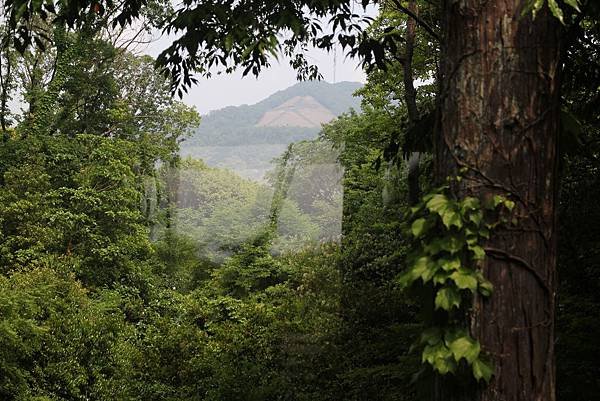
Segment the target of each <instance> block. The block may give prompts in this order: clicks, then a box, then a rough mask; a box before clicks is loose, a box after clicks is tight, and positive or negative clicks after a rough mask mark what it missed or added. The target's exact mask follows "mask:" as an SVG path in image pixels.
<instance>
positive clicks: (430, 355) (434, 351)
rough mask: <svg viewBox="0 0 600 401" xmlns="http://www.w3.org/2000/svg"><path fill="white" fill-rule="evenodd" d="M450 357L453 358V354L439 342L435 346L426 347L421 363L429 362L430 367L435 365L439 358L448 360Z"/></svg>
mask: <svg viewBox="0 0 600 401" xmlns="http://www.w3.org/2000/svg"><path fill="white" fill-rule="evenodd" d="M448 356H452V353H451V352H450V350H449V349H448V348H447V347H446V346H445V345H444V343H443V342H442V341H438V342H434V343H433V344H430V345H426V346H425V348H423V353H422V354H421V362H427V363H429V364H430V365H433V363H434V361H435V360H436V359H437V358H440V357H441V358H447V357H448Z"/></svg>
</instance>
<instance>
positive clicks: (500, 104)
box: [6, 0, 592, 400]
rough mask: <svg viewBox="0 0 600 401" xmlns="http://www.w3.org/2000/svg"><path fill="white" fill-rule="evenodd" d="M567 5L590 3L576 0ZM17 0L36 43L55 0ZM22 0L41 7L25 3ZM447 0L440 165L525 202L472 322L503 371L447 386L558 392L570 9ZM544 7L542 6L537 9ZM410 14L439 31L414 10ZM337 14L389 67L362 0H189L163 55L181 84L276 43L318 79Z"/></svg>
mask: <svg viewBox="0 0 600 401" xmlns="http://www.w3.org/2000/svg"><path fill="white" fill-rule="evenodd" d="M142 3H143V2H140V1H126V2H125V3H124V4H125V6H124V9H123V11H122V13H121V14H119V17H118V19H117V21H118V22H127V21H129V20H130V19H131V18H132V17H135V16H136V15H137V12H138V10H139V6H140V5H141V4H142ZM367 3H369V1H363V4H367ZM546 3H547V4H548V6H546V5H545V4H546ZM565 3H567V4H570V5H575V6H576V5H577V2H576V1H575V0H566V1H565ZM587 3H592V2H591V1H589V2H587ZM6 4H9V5H10V7H9V11H10V12H11V15H13V14H14V13H16V14H14V16H13V18H12V21H14V24H13V25H12V26H11V28H12V29H15V30H17V29H20V30H18V31H16V33H17V35H16V36H15V37H16V39H15V40H16V44H17V45H19V46H21V47H22V46H25V45H27V44H28V43H27V42H28V41H29V43H31V41H32V40H31V35H30V34H29V32H28V30H27V22H28V21H29V16H30V15H31V14H35V13H41V12H43V13H46V12H49V11H50V10H49V9H47V8H48V7H47V4H53V2H50V3H39V4H38V5H35V4H33V3H31V4H30V2H29V1H26V0H25V1H24V0H20V1H14V2H10V3H8V2H7V3H6ZM21 4H25V5H26V7H25V8H24V9H25V10H27V13H23V12H22V11H20V10H21V8H19V6H20V5H21ZM36 4H37V3H36ZM61 4H63V7H62V9H63V10H64V13H63V15H62V19H63V20H66V21H67V23H69V22H71V23H73V22H76V21H77V20H78V19H82V15H83V16H85V15H87V13H90V12H101V11H102V10H103V6H102V3H97V2H95V1H94V2H89V1H87V0H72V1H70V2H64V3H61ZM399 4H400V5H402V4H401V3H399ZM442 4H443V7H442V15H443V19H444V24H443V26H444V34H443V36H442V42H443V43H442V45H443V54H442V68H441V72H442V76H441V85H440V88H441V91H440V93H439V94H438V101H439V112H440V113H439V119H438V123H439V124H438V136H437V143H436V154H435V157H436V171H437V176H438V178H439V179H443V178H445V177H446V176H448V175H456V174H457V173H459V172H461V174H464V178H463V179H462V181H460V183H459V184H455V185H453V186H452V188H451V191H452V193H453V195H454V196H455V197H456V198H458V199H461V198H464V197H467V196H474V197H477V198H480V199H482V200H486V199H489V198H493V197H494V196H495V195H502V196H504V197H506V198H508V199H510V200H511V201H512V202H514V203H515V204H516V207H515V209H514V212H513V213H514V217H515V218H516V222H515V224H513V225H512V226H510V227H499V228H497V229H496V230H495V232H494V233H493V235H492V237H491V238H490V240H489V241H488V243H487V244H486V247H487V248H486V253H487V256H488V257H487V259H486V260H485V262H484V264H483V266H482V269H483V272H484V275H485V276H486V278H487V279H489V280H490V281H491V282H492V283H493V284H494V288H495V291H494V294H493V295H492V297H490V298H488V299H481V298H477V297H476V298H475V300H474V305H473V308H472V309H471V310H470V311H469V313H468V320H469V322H470V329H471V332H472V334H473V335H474V336H475V337H476V338H478V339H479V340H480V342H481V345H482V349H483V351H484V352H486V353H488V354H489V355H490V356H491V358H492V359H493V361H494V363H495V377H494V378H493V379H492V381H491V382H490V384H489V385H488V386H487V387H481V388H479V387H478V388H477V389H476V390H475V392H476V394H475V395H472V394H470V395H468V396H464V395H461V394H457V393H453V394H450V393H449V392H448V391H445V390H444V389H443V388H442V389H440V391H439V393H438V394H437V398H439V399H452V398H459V399H460V398H462V399H465V398H468V399H473V398H475V399H480V400H492V399H493V400H554V399H555V395H554V394H555V390H554V386H555V385H554V382H555V380H554V339H553V326H554V293H555V287H556V280H555V277H554V276H555V264H556V251H557V248H556V212H555V210H556V198H557V191H556V188H557V185H558V179H557V166H558V149H557V143H558V132H559V115H560V112H559V111H560V109H559V87H560V74H561V68H560V54H561V52H560V50H561V39H562V32H563V30H562V29H561V27H560V24H559V20H563V21H564V15H563V12H562V11H561V10H560V8H559V6H558V4H557V2H556V1H555V0H548V1H547V2H546V1H544V0H529V1H524V0H489V1H486V2H481V1H479V0H462V1H456V0H445V1H443V2H442ZM29 6H31V7H29ZM528 6H531V7H528ZM36 7H37V8H36ZM38 8H39V10H38ZM411 10H413V11H411ZM530 10H533V11H535V12H536V13H537V16H536V17H535V19H534V18H532V15H531V13H530V12H529V11H530ZM550 11H552V14H554V16H557V17H559V18H558V19H557V18H554V16H553V15H552V14H551V12H550ZM405 12H406V13H407V14H409V15H411V17H412V18H414V19H415V20H416V21H417V22H418V25H419V26H420V27H423V28H425V29H427V28H426V27H428V25H427V24H423V23H422V21H420V20H419V19H418V16H417V15H415V13H414V8H411V7H409V8H406V9H405ZM19 13H20V14H19ZM25 14H27V15H26V18H24V17H23V16H24V15H25ZM327 14H330V15H333V16H334V17H333V18H332V22H333V24H334V26H338V27H341V28H342V29H343V30H345V31H346V32H348V31H349V32H350V33H349V34H340V35H339V36H337V40H338V41H339V42H340V43H342V44H346V45H349V46H351V47H352V48H353V49H352V51H351V54H353V55H359V56H362V57H363V58H364V60H365V62H366V63H367V64H369V63H371V62H375V63H377V64H379V65H380V66H383V63H382V58H383V48H385V47H386V46H394V45H395V44H394V43H395V41H394V36H393V33H391V34H390V35H385V36H384V37H383V38H381V39H380V40H374V39H372V38H370V37H369V36H368V35H364V34H363V32H362V28H361V26H360V24H355V23H353V21H355V20H357V19H358V18H357V16H356V15H355V14H354V13H353V12H352V10H351V7H350V2H348V1H335V0H330V1H326V0H321V1H301V2H292V1H285V2H264V1H256V0H251V1H246V2H233V3H232V2H230V1H214V2H202V1H189V2H185V3H184V5H183V6H182V8H181V9H179V10H178V11H177V12H176V14H175V15H174V18H172V19H171V21H170V23H169V24H168V28H167V29H168V30H173V31H181V32H182V36H181V37H180V38H179V39H178V40H177V41H175V42H174V44H173V45H172V46H171V47H170V48H169V49H168V50H167V51H166V52H164V53H163V55H162V56H161V57H160V58H159V62H160V63H161V64H162V65H163V66H165V67H166V68H167V69H168V70H169V71H170V73H171V75H172V76H173V78H174V83H175V88H180V84H183V86H184V87H187V86H189V85H191V84H192V83H193V82H194V81H193V77H192V76H191V74H192V73H193V72H194V71H199V72H200V73H204V74H210V67H211V66H213V65H220V66H221V67H222V68H223V69H224V70H226V71H230V70H231V69H232V68H234V67H236V66H241V67H242V68H243V69H244V72H253V73H256V74H258V73H259V72H260V70H261V67H263V66H268V63H269V61H268V60H269V53H274V52H283V53H285V54H287V55H290V56H292V65H293V66H294V67H296V68H297V69H298V70H299V71H300V75H301V76H313V77H314V76H317V75H318V74H317V72H316V71H315V70H314V69H312V68H311V66H309V65H308V64H307V63H306V59H305V58H302V57H301V55H302V51H303V50H304V49H305V46H306V45H307V44H315V45H317V46H320V47H324V48H331V47H332V41H333V40H334V35H329V34H325V33H323V30H322V29H321V26H320V22H319V19H318V18H322V17H323V16H325V15H327ZM21 28H23V29H21ZM282 31H286V32H288V33H289V37H287V39H282V38H281V36H278V35H280V33H281V32H282ZM298 55H299V56H300V57H295V56H298Z"/></svg>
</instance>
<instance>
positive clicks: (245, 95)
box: [145, 2, 377, 114]
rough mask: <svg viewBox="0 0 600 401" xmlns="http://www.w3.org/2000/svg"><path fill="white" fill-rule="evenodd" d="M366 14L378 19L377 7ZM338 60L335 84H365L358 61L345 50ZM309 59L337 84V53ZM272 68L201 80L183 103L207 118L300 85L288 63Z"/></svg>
mask: <svg viewBox="0 0 600 401" xmlns="http://www.w3.org/2000/svg"><path fill="white" fill-rule="evenodd" d="M358 4H359V3H358V2H357V3H356V4H355V6H356V9H355V10H354V9H353V12H357V13H360V14H362V12H361V11H360V9H361V6H359V5H358ZM365 14H366V15H369V16H371V17H375V16H376V15H377V7H375V6H373V5H371V6H369V7H368V8H367V10H366V12H365ZM171 40H172V37H171V38H169V37H162V38H160V39H158V40H157V41H155V42H153V43H151V44H150V45H149V46H148V48H147V49H146V51H145V52H146V53H147V54H150V55H151V56H154V57H156V56H157V55H158V54H159V53H160V52H161V51H162V50H163V49H165V48H166V47H168V45H169V44H170V42H171ZM335 56H336V57H335V60H336V62H335V65H336V68H335V82H342V81H354V82H365V79H366V76H365V74H364V72H363V71H362V69H361V67H360V66H359V63H358V60H356V59H351V58H346V56H345V54H344V52H343V51H342V49H341V48H339V49H338V50H337V54H336V55H335ZM309 57H310V58H311V59H312V61H313V62H314V63H315V64H316V65H317V66H318V67H319V69H320V71H321V74H323V77H324V80H325V81H327V82H334V73H333V71H334V54H333V52H331V53H327V52H324V51H322V50H318V49H314V50H311V51H310V52H309ZM272 64H273V65H272V67H271V68H269V69H266V70H264V71H263V72H262V73H261V75H260V76H259V77H258V78H255V77H254V76H253V75H248V76H246V77H242V74H241V72H238V73H234V74H224V75H218V76H217V75H213V77H212V78H210V79H199V82H198V84H197V85H195V86H194V87H192V88H191V89H190V90H189V93H188V94H187V95H186V96H185V97H184V99H183V100H184V102H186V103H187V104H190V105H194V106H196V108H197V109H198V111H199V112H200V114H206V113H208V112H209V111H211V110H218V109H221V108H223V107H226V106H239V105H241V104H254V103H257V102H259V101H261V100H263V99H265V98H267V97H269V96H270V95H271V94H273V93H275V92H277V91H279V90H282V89H285V88H288V87H290V86H292V85H294V84H295V83H297V82H298V81H296V73H295V71H294V70H293V69H292V67H290V66H289V63H288V59H280V60H279V61H275V60H273V62H272Z"/></svg>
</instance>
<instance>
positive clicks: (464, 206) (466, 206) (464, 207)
mask: <svg viewBox="0 0 600 401" xmlns="http://www.w3.org/2000/svg"><path fill="white" fill-rule="evenodd" d="M479 206H480V205H479V199H477V198H473V197H472V196H467V197H466V198H465V199H463V200H462V202H461V203H460V211H461V213H462V214H463V215H464V214H466V213H467V211H470V210H478V209H479Z"/></svg>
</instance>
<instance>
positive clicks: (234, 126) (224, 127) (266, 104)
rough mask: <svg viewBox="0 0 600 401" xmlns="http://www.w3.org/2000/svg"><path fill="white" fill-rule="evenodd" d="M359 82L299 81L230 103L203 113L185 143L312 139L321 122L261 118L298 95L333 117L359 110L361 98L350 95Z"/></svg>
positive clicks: (217, 144)
mask: <svg viewBox="0 0 600 401" xmlns="http://www.w3.org/2000/svg"><path fill="white" fill-rule="evenodd" d="M361 86H362V85H361V84H360V83H356V82H339V83H336V84H330V83H327V82H324V81H310V82H300V83H297V84H296V85H294V86H291V87H289V88H287V89H284V90H281V91H279V92H277V93H274V94H273V95H271V96H269V97H268V98H266V99H265V100H263V101H261V102H259V103H256V104H253V105H243V106H230V107H226V108H224V109H221V110H216V111H212V112H210V113H209V114H208V115H206V116H203V118H202V125H201V126H200V127H199V128H198V130H197V131H196V132H195V134H194V135H192V136H191V137H190V138H189V139H188V140H187V141H186V143H185V145H184V148H187V147H189V146H240V145H256V144H284V145H287V144H289V143H291V142H295V141H298V140H303V139H314V138H315V137H316V136H317V134H318V133H319V131H320V129H321V127H320V124H313V125H312V126H309V127H306V126H296V125H292V126H263V125H260V124H259V123H260V120H261V118H262V117H263V116H264V115H265V113H268V112H269V111H272V110H273V109H275V108H277V107H278V106H281V105H282V104H284V103H285V102H287V101H289V100H291V99H294V98H298V97H311V98H313V99H314V100H315V101H316V102H318V103H319V104H320V105H322V106H323V108H325V109H327V110H328V111H329V112H330V113H331V114H332V115H333V116H338V115H340V114H342V113H345V112H347V111H349V110H350V109H354V110H358V109H359V107H360V99H358V98H355V97H353V94H354V92H355V91H356V90H357V89H359V88H360V87H361Z"/></svg>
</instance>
